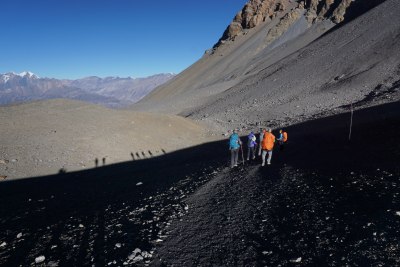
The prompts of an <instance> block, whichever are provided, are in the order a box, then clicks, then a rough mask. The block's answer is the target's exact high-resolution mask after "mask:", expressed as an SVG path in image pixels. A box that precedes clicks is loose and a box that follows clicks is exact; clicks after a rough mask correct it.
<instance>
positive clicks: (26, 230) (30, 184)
mask: <svg viewBox="0 0 400 267" xmlns="http://www.w3.org/2000/svg"><path fill="white" fill-rule="evenodd" d="M136 154H138V153H136ZM226 156H227V148H226V142H225V141H220V142H212V143H208V144H203V145H199V146H196V147H191V148H187V149H182V150H180V151H176V152H171V153H169V154H164V155H162V156H158V157H152V158H147V159H142V160H140V161H129V162H125V163H119V164H110V165H108V166H99V164H98V160H97V164H96V166H97V167H96V168H93V169H90V170H84V171H78V172H68V173H60V174H56V175H50V176H44V177H34V178H28V179H20V180H11V181H5V182H2V183H0V203H1V204H0V222H1V223H0V240H2V242H6V243H7V244H9V246H7V247H6V248H5V249H4V250H2V256H0V265H5V266H17V265H30V264H31V263H32V262H34V261H35V257H37V255H39V254H40V255H46V261H52V260H55V261H56V262H57V261H58V262H59V265H61V266H72V265H88V264H92V262H91V259H92V258H93V260H94V261H95V262H96V263H97V264H99V265H102V266H103V265H107V263H108V262H109V261H110V260H111V261H113V260H116V261H117V263H118V264H119V265H122V264H123V262H124V260H126V258H127V257H128V255H130V254H131V253H132V251H133V249H134V248H136V247H137V248H140V249H141V250H143V251H144V250H147V251H150V250H151V249H152V247H153V245H152V243H151V242H152V240H156V239H157V238H159V237H158V235H157V234H158V232H159V231H160V228H161V226H162V225H165V224H166V223H167V221H168V220H170V218H169V217H170V216H174V215H173V213H174V212H175V211H176V212H181V210H183V204H181V200H180V199H182V197H181V194H182V193H181V192H186V194H189V193H190V192H191V190H194V189H195V188H196V186H198V184H201V182H202V181H199V179H203V180H204V175H205V174H206V173H212V172H213V169H214V168H216V167H219V166H221V165H222V164H225V162H226V160H227V157H226ZM188 177H191V178H190V179H188ZM201 177H203V178H201ZM176 188H179V190H178V189H176ZM157 210H158V211H157ZM156 211H157V212H156ZM19 233H22V236H23V238H22V239H19V238H17V235H18V234H19ZM43 240H46V241H43ZM125 244H129V246H128V245H127V246H125Z"/></svg>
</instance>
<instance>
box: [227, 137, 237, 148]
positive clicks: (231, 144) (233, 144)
mask: <svg viewBox="0 0 400 267" xmlns="http://www.w3.org/2000/svg"><path fill="white" fill-rule="evenodd" d="M229 148H231V149H237V148H239V135H237V134H232V135H231V137H230V138H229Z"/></svg>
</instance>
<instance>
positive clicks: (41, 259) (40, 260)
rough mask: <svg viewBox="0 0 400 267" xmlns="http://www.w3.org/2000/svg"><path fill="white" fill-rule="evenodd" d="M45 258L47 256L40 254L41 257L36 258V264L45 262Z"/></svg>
mask: <svg viewBox="0 0 400 267" xmlns="http://www.w3.org/2000/svg"><path fill="white" fill-rule="evenodd" d="M45 260H46V257H45V256H39V257H37V258H36V259H35V263H36V264H38V263H42V262H44V261H45Z"/></svg>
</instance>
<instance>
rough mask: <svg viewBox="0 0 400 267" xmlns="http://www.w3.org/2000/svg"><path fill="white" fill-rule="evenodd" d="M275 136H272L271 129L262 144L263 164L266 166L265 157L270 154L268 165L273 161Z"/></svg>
mask: <svg viewBox="0 0 400 267" xmlns="http://www.w3.org/2000/svg"><path fill="white" fill-rule="evenodd" d="M274 143H275V136H274V135H273V134H272V130H271V129H270V128H269V129H268V130H267V132H266V133H265V134H264V138H263V141H262V143H261V146H262V150H263V151H262V155H261V157H262V164H261V166H264V165H265V156H266V155H267V154H268V159H267V164H268V165H270V164H271V159H272V150H273V149H274Z"/></svg>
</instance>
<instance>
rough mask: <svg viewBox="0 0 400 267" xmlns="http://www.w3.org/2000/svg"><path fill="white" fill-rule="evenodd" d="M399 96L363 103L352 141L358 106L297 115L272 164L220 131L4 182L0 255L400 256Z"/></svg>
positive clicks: (342, 261)
mask: <svg viewBox="0 0 400 267" xmlns="http://www.w3.org/2000/svg"><path fill="white" fill-rule="evenodd" d="M399 107H400V103H399V102H396V103H392V104H387V105H384V106H379V107H374V108H370V109H367V110H360V111H357V112H355V114H354V125H353V135H352V141H351V142H348V141H347V138H348V130H349V129H348V124H349V119H350V118H349V114H343V115H338V116H334V117H331V118H326V119H320V120H315V121H310V122H306V123H303V124H299V125H295V126H292V127H290V128H288V132H289V137H290V144H288V145H287V147H286V149H285V151H284V152H283V153H280V152H279V151H275V152H274V153H275V154H274V158H273V165H272V166H270V167H268V168H263V169H260V167H259V163H258V162H254V163H251V164H246V166H245V167H244V168H242V167H240V168H238V169H234V170H230V169H228V168H226V167H225V166H227V161H228V151H227V142H226V140H223V141H221V142H214V143H209V144H204V145H201V146H198V147H193V148H190V149H186V150H182V151H178V152H175V153H171V154H168V155H165V156H162V157H157V158H151V159H147V160H141V161H133V162H127V163H124V164H116V165H111V166H108V167H103V168H97V169H93V170H90V171H84V172H76V173H66V174H60V175H57V176H49V177H39V178H32V179H26V180H19V181H12V182H6V183H0V203H1V204H0V222H1V223H0V265H2V266H18V265H23V266H29V265H34V261H35V258H36V257H38V256H41V255H43V256H45V257H46V260H45V263H46V265H49V266H55V265H58V266H82V265H93V264H94V265H100V266H105V265H110V266H113V265H115V266H121V265H124V264H126V265H134V264H137V265H142V264H144V263H146V262H147V263H150V262H151V261H152V262H153V264H155V265H160V264H166V265H175V266H191V265H201V266H210V265H216V266H236V265H249V266H257V265H272V266H277V265H279V264H280V265H282V266H286V265H291V261H295V260H299V258H301V259H300V260H299V261H300V263H299V264H300V265H318V266H326V265H328V266H343V265H346V264H350V265H353V264H354V265H355V264H358V265H361V266H366V265H367V266H370V265H379V264H382V265H389V266H395V265H399V264H400V263H399V262H398V261H399V258H400V247H399V243H400V242H399V237H400V234H399V229H400V217H399V216H397V215H396V212H397V211H400V208H399V204H400V203H399V187H398V185H399V176H400V169H399V166H398V162H399V160H400V147H399V145H400V142H399V137H398V132H399V130H400V109H399ZM140 182H142V183H143V184H142V185H140ZM157 244H162V246H156V245H157ZM137 249H140V250H141V252H140V253H139V252H138V250H137ZM135 251H136V252H135ZM155 251H158V255H156V256H151V255H155V254H154V252H155ZM160 258H161V259H162V260H161V262H160V260H159V259H160ZM154 259H156V260H154Z"/></svg>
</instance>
